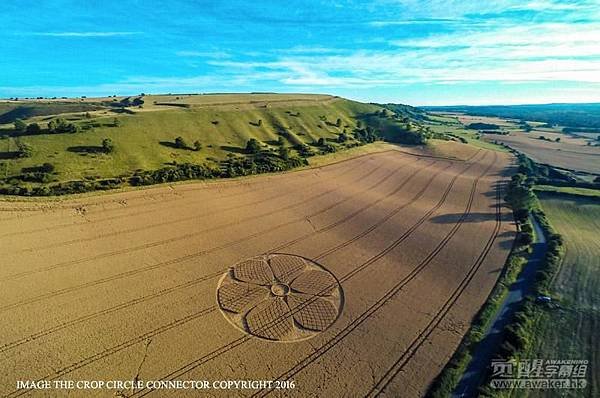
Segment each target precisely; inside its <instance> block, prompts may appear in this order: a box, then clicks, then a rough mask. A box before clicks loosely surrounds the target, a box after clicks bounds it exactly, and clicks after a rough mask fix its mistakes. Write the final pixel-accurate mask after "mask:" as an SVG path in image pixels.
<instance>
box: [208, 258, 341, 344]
mask: <svg viewBox="0 0 600 398" xmlns="http://www.w3.org/2000/svg"><path fill="white" fill-rule="evenodd" d="M217 301H218V303H219V307H220V308H221V310H222V313H223V315H224V316H225V318H227V320H228V321H229V322H230V323H232V324H233V325H234V326H235V327H237V328H238V329H240V330H242V331H244V332H245V333H249V334H251V335H254V336H256V337H260V338H263V339H267V340H272V341H298V340H304V339H308V338H311V337H314V336H315V335H317V334H319V333H321V332H323V331H324V330H326V329H327V328H328V327H330V326H331V325H332V324H333V323H334V322H335V320H336V319H337V318H338V316H339V315H340V312H341V310H342V305H343V301H344V297H343V292H342V287H341V286H340V283H339V282H338V280H337V279H336V278H335V277H334V276H333V274H332V273H331V272H329V271H327V270H326V269H325V268H323V267H322V266H320V265H319V264H317V263H315V262H314V261H311V260H308V259H306V258H303V257H300V256H294V255H290V254H269V255H265V256H259V257H252V258H250V259H247V260H244V261H242V262H239V263H237V264H235V265H234V266H233V267H231V268H230V269H229V270H228V271H227V273H225V275H223V277H222V278H221V281H220V282H219V287H218V289H217Z"/></svg>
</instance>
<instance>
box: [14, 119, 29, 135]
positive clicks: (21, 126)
mask: <svg viewBox="0 0 600 398" xmlns="http://www.w3.org/2000/svg"><path fill="white" fill-rule="evenodd" d="M14 124H15V130H16V131H17V132H19V133H23V132H24V131H25V129H26V128H27V124H26V123H25V122H24V121H22V120H21V119H17V120H15V123H14Z"/></svg>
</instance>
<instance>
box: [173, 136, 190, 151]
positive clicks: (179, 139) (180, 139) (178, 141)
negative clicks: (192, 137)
mask: <svg viewBox="0 0 600 398" xmlns="http://www.w3.org/2000/svg"><path fill="white" fill-rule="evenodd" d="M175 147H176V148H179V149H185V148H187V147H188V145H187V143H186V142H185V140H184V139H183V137H177V138H175Z"/></svg>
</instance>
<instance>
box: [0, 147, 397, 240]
mask: <svg viewBox="0 0 600 398" xmlns="http://www.w3.org/2000/svg"><path fill="white" fill-rule="evenodd" d="M386 152H387V151H386ZM382 153H383V152H382ZM377 154H378V153H377ZM371 155H373V154H371ZM373 159H375V157H371V158H369V159H362V161H360V162H358V164H357V165H356V166H355V167H360V166H361V165H363V164H365V163H367V162H368V161H369V160H373ZM330 171H336V170H326V172H330ZM351 171H352V168H348V169H346V170H344V171H343V172H342V173H340V174H339V175H337V176H336V178H340V177H342V176H345V175H346V174H348V173H349V172H351ZM310 176H312V174H308V173H307V174H306V177H310ZM317 183H320V181H317V182H316V183H314V184H309V185H302V183H301V182H299V183H298V185H301V186H300V187H299V189H305V188H306V187H307V186H312V185H316V184H317ZM232 186H234V187H238V185H232ZM203 188H205V187H202V188H197V189H195V190H202V189H203ZM258 189H260V188H258ZM188 191H192V190H191V189H188V190H184V191H183V192H188ZM255 192H256V190H253V191H249V192H242V193H234V194H231V195H224V196H222V197H221V198H222V199H227V198H236V197H239V196H243V195H251V194H253V193H255ZM290 192H291V191H287V192H285V193H284V194H283V195H282V194H278V195H274V196H272V197H269V198H266V199H265V200H261V201H260V202H255V203H252V204H243V205H237V206H232V207H229V208H225V209H221V210H220V211H228V210H234V209H238V208H242V207H244V206H249V205H256V204H258V203H264V202H267V201H269V200H272V199H278V198H280V197H282V196H285V195H287V194H289V193H290ZM294 192H295V191H294ZM161 195H164V194H161ZM142 198H146V199H147V196H146V197H142ZM186 199H187V198H185V197H176V198H171V199H168V200H162V201H160V202H157V203H156V204H157V205H160V206H161V207H159V208H152V209H148V210H141V211H138V212H134V213H129V214H126V215H124V216H123V215H116V216H110V217H104V218H101V219H97V220H94V221H91V223H93V224H96V223H100V222H106V221H111V220H116V219H119V220H123V218H127V217H134V216H140V215H144V214H152V213H155V212H158V211H162V210H164V209H163V208H162V205H163V204H167V206H172V205H173V202H175V201H180V200H186ZM128 200H129V199H128ZM205 200H206V198H201V199H195V200H193V201H191V202H190V203H188V204H186V206H187V205H192V204H195V203H197V202H202V201H205ZM105 203H112V204H118V201H117V200H112V201H107V202H105ZM92 205H94V206H95V205H96V204H92ZM147 205H149V203H140V204H137V205H129V204H128V205H127V206H126V207H121V208H114V209H105V210H103V213H109V212H112V211H119V210H130V209H133V208H136V207H143V206H147ZM79 206H86V207H87V206H90V205H88V204H78V205H77V206H75V207H73V209H75V208H76V207H79ZM215 210H216V209H215ZM13 211H14V209H13ZM207 214H210V213H207ZM204 215H206V214H204ZM1 221H5V220H1ZM89 224H90V221H87V220H84V221H81V222H75V223H64V224H59V225H56V226H53V227H52V231H56V230H59V229H64V228H69V227H76V226H79V225H89ZM36 232H48V228H37V229H33V230H29V231H19V232H11V233H6V234H3V235H0V238H3V237H13V236H21V235H28V234H33V233H36ZM35 249H37V248H35Z"/></svg>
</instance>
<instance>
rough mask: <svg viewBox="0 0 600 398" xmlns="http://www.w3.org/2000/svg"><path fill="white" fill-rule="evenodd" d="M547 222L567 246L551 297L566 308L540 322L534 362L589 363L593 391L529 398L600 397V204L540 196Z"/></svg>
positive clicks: (536, 337) (532, 393)
mask: <svg viewBox="0 0 600 398" xmlns="http://www.w3.org/2000/svg"><path fill="white" fill-rule="evenodd" d="M540 197H541V205H542V207H543V209H544V211H545V212H546V214H547V216H548V219H549V220H550V222H551V223H552V225H553V226H554V227H555V229H556V230H557V232H558V233H560V234H562V235H563V237H564V239H565V242H566V248H567V252H566V257H565V260H564V263H563V265H562V268H561V270H560V272H559V274H558V276H557V278H556V280H555V282H554V285H553V288H552V291H551V294H552V295H553V296H555V297H556V298H558V299H559V301H560V305H561V307H562V308H561V309H555V310H548V311H547V312H545V313H544V314H543V316H542V318H541V319H540V321H539V323H538V333H537V334H536V336H535V342H534V349H533V350H532V352H530V353H529V356H528V357H529V358H544V359H587V360H588V361H589V366H588V372H587V381H588V384H589V388H588V389H586V390H585V391H584V393H577V394H576V393H574V392H573V391H571V393H570V394H566V395H564V393H566V392H563V391H560V390H556V391H555V392H553V393H548V392H547V393H545V394H544V393H541V392H535V391H530V392H529V396H532V397H538V396H544V397H547V396H552V397H554V396H556V397H558V396H586V397H598V396H599V394H600V373H599V372H598V369H599V368H600V340H599V339H598V330H600V290H599V289H598V286H599V285H600V241H599V240H598V231H600V203H599V202H598V201H597V200H592V199H588V198H584V197H581V198H566V197H564V196H555V195H552V194H541V195H540Z"/></svg>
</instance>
